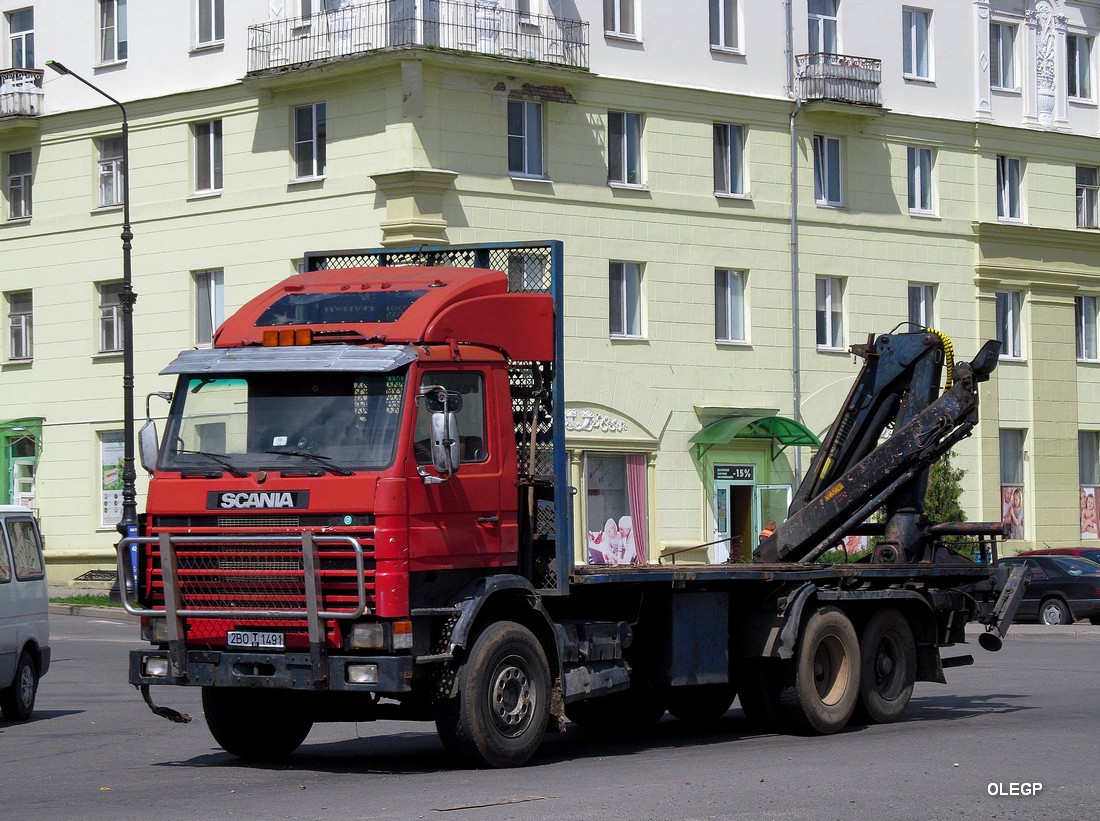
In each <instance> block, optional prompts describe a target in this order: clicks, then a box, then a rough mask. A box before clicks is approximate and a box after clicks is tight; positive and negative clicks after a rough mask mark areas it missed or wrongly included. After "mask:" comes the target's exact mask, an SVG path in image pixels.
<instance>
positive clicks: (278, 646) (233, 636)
mask: <svg viewBox="0 0 1100 821" xmlns="http://www.w3.org/2000/svg"><path fill="white" fill-rule="evenodd" d="M226 645H228V646H229V647H254V648H258V649H260V650H285V649H286V639H285V637H284V636H283V634H282V633H269V632H266V631H263V630H230V631H229V633H228V635H227V637H226Z"/></svg>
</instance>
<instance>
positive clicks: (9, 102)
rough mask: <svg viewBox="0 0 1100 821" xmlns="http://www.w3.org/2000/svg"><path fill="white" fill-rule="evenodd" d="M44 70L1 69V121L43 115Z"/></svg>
mask: <svg viewBox="0 0 1100 821" xmlns="http://www.w3.org/2000/svg"><path fill="white" fill-rule="evenodd" d="M42 73H43V72H42V69H40V68H5V69H0V120H7V119H9V118H15V117H37V116H38V115H39V114H41V113H42Z"/></svg>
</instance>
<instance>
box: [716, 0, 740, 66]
mask: <svg viewBox="0 0 1100 821" xmlns="http://www.w3.org/2000/svg"><path fill="white" fill-rule="evenodd" d="M710 47H711V50H713V51H729V52H733V53H735V54H740V53H741V52H742V48H741V2H740V0H710Z"/></svg>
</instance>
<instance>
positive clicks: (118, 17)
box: [98, 0, 129, 64]
mask: <svg viewBox="0 0 1100 821" xmlns="http://www.w3.org/2000/svg"><path fill="white" fill-rule="evenodd" d="M98 24H99V28H98V31H99V50H98V54H99V62H100V63H101V64H106V63H121V62H125V60H126V58H127V56H128V52H129V48H128V42H127V41H128V39H129V34H128V24H127V19H126V0H99V20H98Z"/></svg>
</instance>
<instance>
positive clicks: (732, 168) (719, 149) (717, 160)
mask: <svg viewBox="0 0 1100 821" xmlns="http://www.w3.org/2000/svg"><path fill="white" fill-rule="evenodd" d="M745 132H746V128H745V126H743V125H737V124H736V123H715V124H714V193H715V195H716V196H719V197H747V196H748V181H747V175H746V173H745V172H746V163H745V157H746V152H745Z"/></svg>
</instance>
